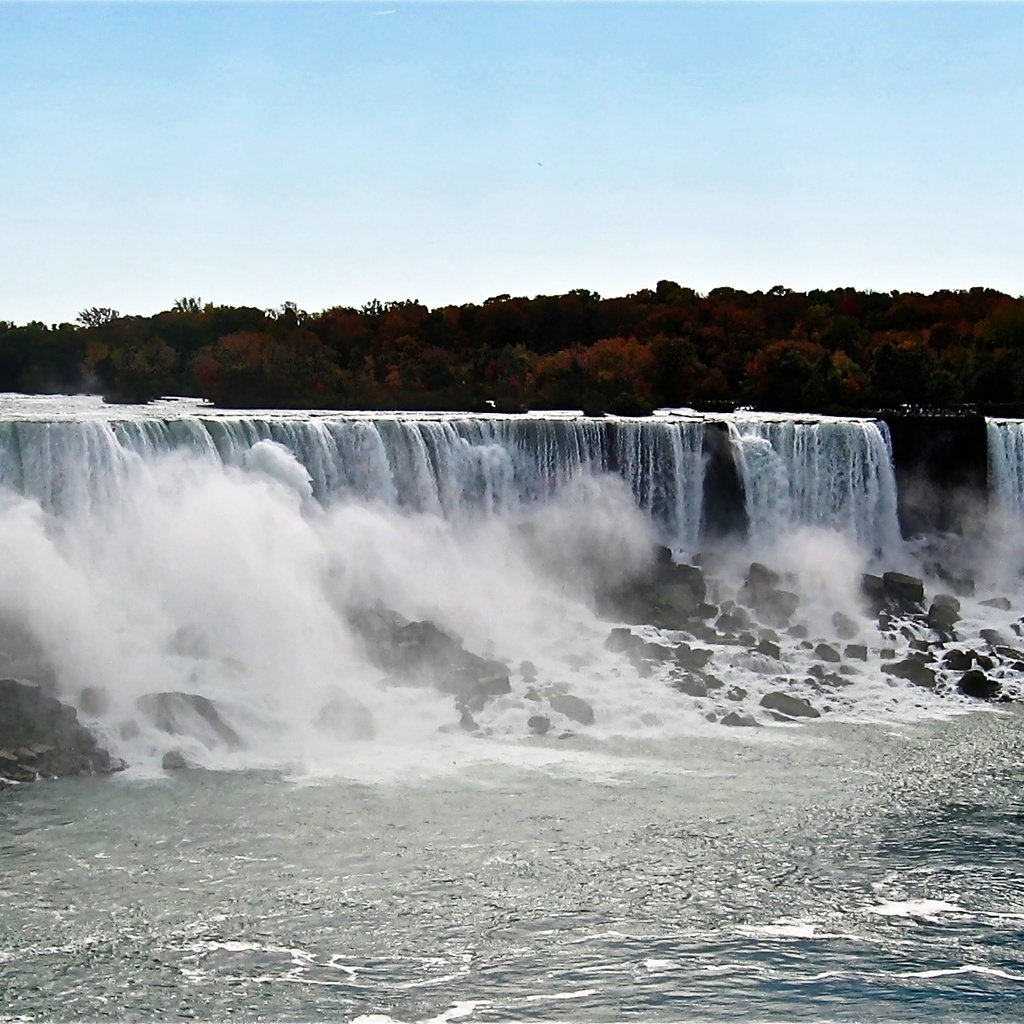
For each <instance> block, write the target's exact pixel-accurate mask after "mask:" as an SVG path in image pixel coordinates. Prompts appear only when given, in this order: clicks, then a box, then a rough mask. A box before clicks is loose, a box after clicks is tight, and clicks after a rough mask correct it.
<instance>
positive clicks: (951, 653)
mask: <svg viewBox="0 0 1024 1024" xmlns="http://www.w3.org/2000/svg"><path fill="white" fill-rule="evenodd" d="M974 657H975V655H974V651H961V650H959V649H958V648H956V647H951V648H950V649H949V650H948V651H946V653H945V654H944V655H943V658H942V664H943V665H945V666H946V668H951V669H953V671H954V672H966V671H967V670H968V669H969V668H970V667H971V666H972V665H973V664H974Z"/></svg>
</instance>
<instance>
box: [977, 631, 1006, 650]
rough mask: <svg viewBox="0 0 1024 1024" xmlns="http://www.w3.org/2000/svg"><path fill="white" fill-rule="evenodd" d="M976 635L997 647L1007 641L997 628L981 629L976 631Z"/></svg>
mask: <svg viewBox="0 0 1024 1024" xmlns="http://www.w3.org/2000/svg"><path fill="white" fill-rule="evenodd" d="M978 635H979V636H980V637H981V639H982V640H984V641H985V643H987V644H989V645H990V646H991V647H999V646H1000V645H1002V644H1005V643H1006V641H1007V637H1005V636H1003V634H1002V633H1000V632H999V630H998V629H981V630H979V631H978Z"/></svg>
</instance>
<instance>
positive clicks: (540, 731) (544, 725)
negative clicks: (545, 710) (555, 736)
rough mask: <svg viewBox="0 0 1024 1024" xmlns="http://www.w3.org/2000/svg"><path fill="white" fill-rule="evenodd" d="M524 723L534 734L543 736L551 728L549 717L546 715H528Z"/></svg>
mask: <svg viewBox="0 0 1024 1024" xmlns="http://www.w3.org/2000/svg"><path fill="white" fill-rule="evenodd" d="M526 725H527V728H528V729H529V730H530V732H532V733H533V735H534V736H543V735H544V734H545V733H546V732H547V731H548V730H549V729H550V728H551V719H550V718H548V717H547V715H530V717H529V718H528V719H527V720H526Z"/></svg>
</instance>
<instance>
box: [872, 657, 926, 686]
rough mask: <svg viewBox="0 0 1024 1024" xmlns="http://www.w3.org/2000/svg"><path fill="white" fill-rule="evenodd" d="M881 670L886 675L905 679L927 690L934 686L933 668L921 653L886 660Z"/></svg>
mask: <svg viewBox="0 0 1024 1024" xmlns="http://www.w3.org/2000/svg"><path fill="white" fill-rule="evenodd" d="M882 671H883V672H884V673H886V675H890V676H895V677H896V678H897V679H905V680H907V682H910V683H913V684H914V685H915V686H920V687H923V688H924V689H927V690H931V689H934V688H935V669H934V668H932V667H931V666H930V665H929V664H928V663H927V661H926V660H925V659H924V658H923V657H922V656H921V655H911V656H910V657H909V658H904V659H903V660H902V661H896V662H888V663H886V664H884V665H882Z"/></svg>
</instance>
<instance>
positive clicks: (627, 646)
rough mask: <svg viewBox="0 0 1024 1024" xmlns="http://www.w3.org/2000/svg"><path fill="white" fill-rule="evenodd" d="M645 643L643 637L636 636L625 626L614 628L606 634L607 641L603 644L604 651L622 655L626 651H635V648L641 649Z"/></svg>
mask: <svg viewBox="0 0 1024 1024" xmlns="http://www.w3.org/2000/svg"><path fill="white" fill-rule="evenodd" d="M645 643H646V641H645V640H644V638H643V637H640V636H637V635H636V634H635V633H634V632H633V631H632V630H631V629H629V628H627V627H626V626H615V627H614V629H612V631H611V632H610V633H609V634H608V639H607V640H605V642H604V649H605V650H606V651H612V652H614V653H616V654H623V653H625V652H627V651H632V650H635V649H636V648H637V647H642V646H643V645H644V644H645Z"/></svg>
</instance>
